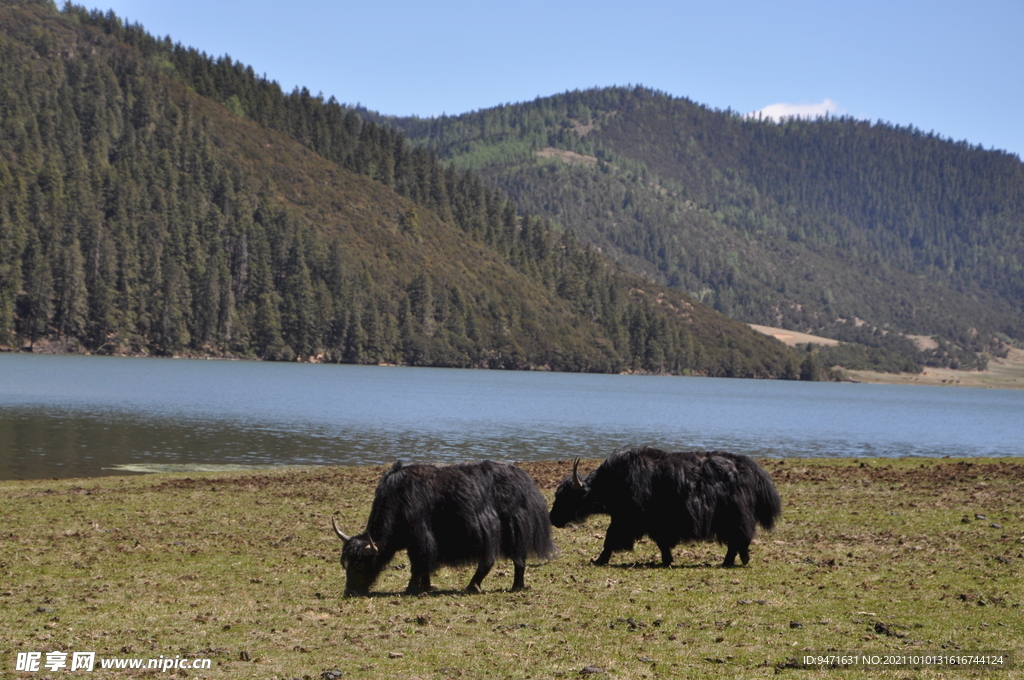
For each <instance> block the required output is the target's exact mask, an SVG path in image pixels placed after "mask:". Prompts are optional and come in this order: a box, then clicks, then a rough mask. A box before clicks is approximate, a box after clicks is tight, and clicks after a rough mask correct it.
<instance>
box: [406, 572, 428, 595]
mask: <svg viewBox="0 0 1024 680" xmlns="http://www.w3.org/2000/svg"><path fill="white" fill-rule="evenodd" d="M429 590H430V572H429V571H422V572H421V571H415V570H414V571H413V572H412V577H411V578H410V579H409V585H408V586H406V588H405V592H406V594H407V595H419V594H420V593H426V592H428V591H429Z"/></svg>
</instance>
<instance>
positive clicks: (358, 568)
mask: <svg viewBox="0 0 1024 680" xmlns="http://www.w3.org/2000/svg"><path fill="white" fill-rule="evenodd" d="M331 526H333V527H334V533H335V534H336V535H337V536H338V538H340V539H341V542H342V548H341V566H342V568H343V569H344V570H345V595H359V596H362V597H365V596H367V595H369V594H370V586H372V585H373V582H374V581H376V580H377V576H379V575H380V572H381V570H382V569H384V564H385V560H383V559H381V555H380V550H379V549H378V548H377V544H376V543H374V542H373V539H372V538H370V535H369V534H367V533H362V534H359V535H358V536H346V535H345V534H343V533H342V532H341V529H339V528H338V524H337V522H335V521H334V518H333V517H331Z"/></svg>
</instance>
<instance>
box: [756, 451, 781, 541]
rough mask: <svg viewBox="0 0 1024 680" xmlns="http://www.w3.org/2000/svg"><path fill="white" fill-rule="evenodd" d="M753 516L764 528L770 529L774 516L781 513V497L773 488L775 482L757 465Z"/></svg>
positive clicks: (773, 523)
mask: <svg viewBox="0 0 1024 680" xmlns="http://www.w3.org/2000/svg"><path fill="white" fill-rule="evenodd" d="M755 477H756V482H755V484H756V489H755V500H754V518H755V519H757V523H758V524H760V525H761V526H762V527H764V528H765V529H766V530H768V531H771V529H772V528H773V527H774V526H775V520H776V518H777V517H778V516H779V515H781V514H782V499H781V498H779V492H778V491H776V490H775V484H773V483H772V478H771V477H769V476H768V473H767V472H765V471H764V469H762V468H761V467H760V466H758V468H757V471H756V474H755Z"/></svg>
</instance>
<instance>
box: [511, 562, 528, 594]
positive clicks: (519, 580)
mask: <svg viewBox="0 0 1024 680" xmlns="http://www.w3.org/2000/svg"><path fill="white" fill-rule="evenodd" d="M512 565H513V567H514V568H515V576H513V577H512V592H513V593H514V592H517V591H519V590H522V589H523V588H525V587H526V578H525V577H526V560H524V559H522V558H521V557H517V558H514V559H513V560H512Z"/></svg>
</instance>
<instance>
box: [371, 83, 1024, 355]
mask: <svg viewBox="0 0 1024 680" xmlns="http://www.w3.org/2000/svg"><path fill="white" fill-rule="evenodd" d="M386 120H387V121H388V122H389V123H391V124H393V125H395V126H397V127H398V128H399V129H401V130H402V131H403V132H405V134H406V135H407V136H408V137H409V138H410V139H411V140H412V141H413V142H414V143H416V144H419V145H421V146H423V148H427V149H429V150H430V151H431V152H432V153H435V154H437V155H438V157H439V158H441V159H442V160H447V161H449V162H453V163H456V164H457V165H459V166H460V167H471V168H473V169H474V170H476V171H478V172H480V173H481V174H482V175H483V176H484V177H486V178H488V181H489V183H490V184H491V186H494V187H497V188H500V189H502V190H503V191H506V192H508V193H509V195H510V196H512V197H513V198H514V199H515V200H516V201H517V203H519V204H520V205H522V206H523V207H524V208H525V209H527V210H530V211H531V212H534V213H536V214H540V215H543V216H545V217H547V218H549V219H552V220H554V221H556V222H559V223H561V224H563V225H565V226H566V227H568V228H572V229H575V230H576V231H577V232H578V233H579V234H580V236H581V238H582V239H583V240H584V241H585V242H588V243H591V244H593V245H596V246H599V247H601V248H602V249H603V250H604V251H605V252H608V253H609V254H610V255H611V256H612V257H613V258H614V259H616V260H617V261H619V262H620V263H622V264H623V265H624V266H626V267H627V268H629V269H631V270H633V271H638V272H643V273H645V274H647V275H649V276H652V277H655V278H656V279H657V280H659V281H661V282H663V283H666V284H668V285H670V286H674V287H677V288H682V289H684V290H687V291H689V292H690V294H691V295H693V296H695V297H696V298H697V299H702V300H706V301H708V302H709V303H711V304H713V305H714V306H715V307H716V309H718V310H719V311H722V312H724V313H726V314H728V315H730V316H732V317H734V318H737V319H740V320H743V321H746V322H750V323H762V324H769V325H782V326H785V327H787V328H791V329H793V330H803V331H813V332H816V333H823V334H825V335H830V336H833V337H836V336H838V335H842V334H843V333H844V331H843V329H842V328H841V327H839V328H837V322H838V320H839V319H854V318H856V319H861V320H866V321H867V322H868V323H870V324H871V325H872V327H873V328H876V329H879V330H880V331H883V332H884V331H888V330H894V331H897V332H900V333H914V334H926V335H936V336H940V337H942V338H944V339H945V340H946V341H947V342H948V344H949V347H950V348H951V349H953V350H954V351H951V352H950V351H946V350H942V351H941V352H939V353H936V354H933V355H931V356H929V357H924V358H923V359H924V360H925V361H935V362H938V363H943V362H945V365H949V363H951V362H963V363H972V362H973V363H974V364H975V365H977V363H978V362H979V361H983V360H984V358H983V356H980V354H979V353H982V352H989V353H998V352H1001V351H1003V350H1004V349H1005V345H1006V344H1009V343H1019V342H1020V341H1021V339H1022V338H1024V324H1022V318H1024V274H1022V272H1024V268H1022V266H1021V264H1022V262H1024V248H1022V246H1021V244H1022V243H1024V164H1022V163H1021V162H1020V159H1019V158H1018V157H1017V156H1015V155H1013V154H1009V153H1006V152H1001V151H992V150H984V149H981V148H980V147H974V146H971V145H969V144H966V143H963V142H953V141H952V140H947V139H943V138H941V137H939V136H937V135H934V134H925V133H923V132H921V131H919V130H916V129H915V128H911V127H908V128H899V127H897V126H892V125H889V124H885V123H867V122H864V121H857V120H854V119H850V118H823V119H819V120H814V121H807V120H788V121H785V122H783V123H774V122H765V121H756V120H751V119H749V118H746V117H743V116H739V115H737V114H735V113H733V112H731V111H728V110H727V111H718V110H711V109H709V108H708V107H703V106H700V105H697V104H695V103H693V102H692V101H690V100H688V99H686V98H676V97H671V96H669V95H665V94H664V93H659V92H657V91H653V90H648V89H646V88H641V87H636V88H594V89H591V90H585V91H578V90H577V91H571V92H567V93H563V94H561V95H553V96H551V97H540V98H537V99H536V100H534V101H532V102H526V103H522V104H516V105H501V106H497V107H494V108H492V109H486V110H480V111H477V112H474V113H471V114H464V115H462V116H450V117H443V118H436V119H415V118H386ZM581 132H582V134H580V133H581ZM553 149H554V150H556V151H553ZM538 154H540V156H538ZM567 154H576V155H575V156H567ZM566 158H570V159H572V161H578V160H580V159H581V158H593V159H596V162H589V161H588V162H586V163H580V162H569V163H566V162H563V161H564V159H566ZM560 159H562V160H560ZM841 325H842V323H841V322H838V326H841ZM972 355H973V356H974V357H976V358H975V359H970V357H971V356H972Z"/></svg>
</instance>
